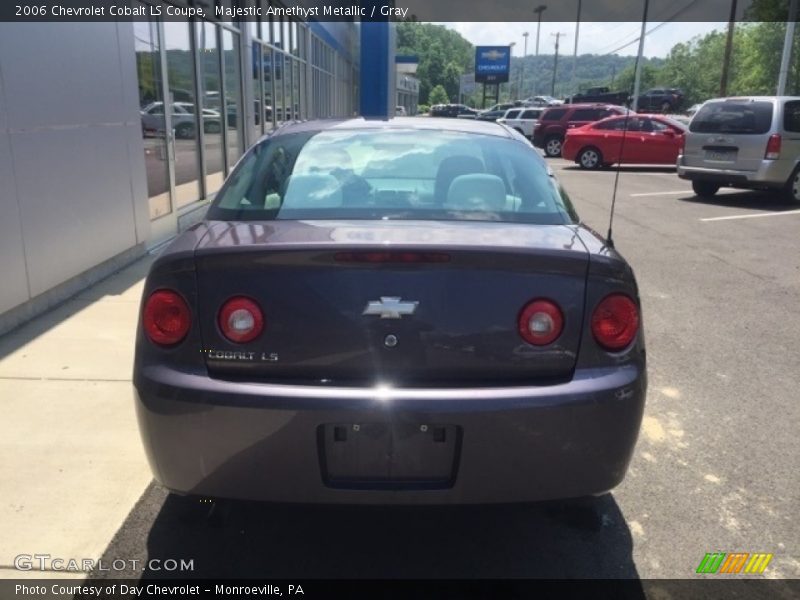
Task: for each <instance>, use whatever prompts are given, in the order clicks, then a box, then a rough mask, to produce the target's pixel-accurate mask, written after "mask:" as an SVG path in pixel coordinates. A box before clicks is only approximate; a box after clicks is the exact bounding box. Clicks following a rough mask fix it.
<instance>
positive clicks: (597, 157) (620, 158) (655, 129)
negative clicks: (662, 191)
mask: <svg viewBox="0 0 800 600" xmlns="http://www.w3.org/2000/svg"><path fill="white" fill-rule="evenodd" d="M685 133H686V126H685V125H683V124H682V123H679V122H678V121H676V120H674V119H670V118H669V117H664V116H660V115H639V114H637V115H628V116H616V117H609V118H607V119H603V120H602V121H597V122H596V123H590V124H588V125H584V126H583V127H577V128H575V129H570V130H568V131H567V136H566V138H565V139H564V145H563V146H562V147H561V156H562V157H563V158H565V159H566V160H571V161H574V162H576V163H578V165H579V166H580V167H581V168H583V169H599V168H600V167H607V166H609V165H613V164H616V163H628V164H648V165H672V166H674V165H675V162H676V161H677V159H678V153H679V151H680V148H681V145H682V144H683V136H684V134H685ZM623 137H624V140H625V141H624V143H623Z"/></svg>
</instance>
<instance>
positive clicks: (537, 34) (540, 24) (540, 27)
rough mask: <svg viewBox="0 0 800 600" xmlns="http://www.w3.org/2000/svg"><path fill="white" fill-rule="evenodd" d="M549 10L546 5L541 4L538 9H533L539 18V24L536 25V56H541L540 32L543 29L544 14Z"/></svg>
mask: <svg viewBox="0 0 800 600" xmlns="http://www.w3.org/2000/svg"><path fill="white" fill-rule="evenodd" d="M546 10H547V5H546V4H540V5H539V6H537V7H536V8H534V9H533V12H535V13H536V14H537V15H538V17H539V23H538V24H537V25H536V56H539V32H540V31H541V29H542V13H543V12H544V11H546Z"/></svg>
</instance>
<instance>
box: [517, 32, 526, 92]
mask: <svg viewBox="0 0 800 600" xmlns="http://www.w3.org/2000/svg"><path fill="white" fill-rule="evenodd" d="M522 37H524V38H525V49H524V50H523V52H522V67H521V68H520V70H519V89H518V90H517V93H518V94H519V99H520V100H522V99H523V98H522V97H523V96H524V95H525V94H523V93H522V85H523V82H524V81H525V59H526V58H527V56H528V32H527V31H526V32H525V33H523V34H522Z"/></svg>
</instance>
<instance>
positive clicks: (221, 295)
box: [134, 118, 646, 504]
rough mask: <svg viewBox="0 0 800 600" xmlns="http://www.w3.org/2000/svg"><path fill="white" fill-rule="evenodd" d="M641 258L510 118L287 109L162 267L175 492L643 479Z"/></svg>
mask: <svg viewBox="0 0 800 600" xmlns="http://www.w3.org/2000/svg"><path fill="white" fill-rule="evenodd" d="M641 327H642V325H641V314H640V304H639V298H638V293H637V288H636V282H635V279H634V276H633V273H632V271H631V268H630V267H629V266H628V264H627V263H626V262H625V260H624V259H623V258H622V257H621V256H620V255H619V254H617V253H616V252H615V251H614V250H613V249H612V248H609V246H608V245H607V244H605V243H604V242H603V240H602V239H601V238H599V237H598V236H597V235H596V234H595V233H593V232H592V231H591V230H589V229H587V228H586V227H584V226H582V225H581V224H580V223H579V221H578V217H577V216H576V214H575V211H574V210H573V208H572V206H571V205H570V202H569V199H568V198H567V197H566V195H565V194H564V192H563V191H562V190H561V188H560V187H559V185H558V183H557V181H556V180H555V178H554V177H553V176H552V174H551V173H550V172H549V170H548V168H547V166H546V165H545V163H544V161H543V160H542V159H541V158H540V157H539V156H538V155H537V154H536V152H535V150H534V149H533V148H532V146H531V145H530V144H529V142H527V141H526V140H525V139H524V138H522V137H521V136H519V135H518V134H516V133H515V132H513V131H511V130H509V129H508V128H505V127H503V126H500V125H497V124H494V123H480V122H469V121H463V122H462V121H455V120H451V119H443V120H439V119H413V118H409V119H392V120H390V121H368V120H361V119H356V120H346V121H320V122H309V123H302V124H294V125H289V126H286V127H284V128H282V129H280V130H278V131H277V132H276V133H274V134H272V135H271V136H269V137H267V138H265V139H263V140H262V141H260V142H259V143H257V144H256V145H255V146H254V147H253V148H252V149H251V150H250V151H249V152H248V153H247V154H246V155H245V156H244V157H243V158H242V160H241V161H240V162H239V164H238V166H237V167H236V169H235V171H234V172H233V173H232V175H231V176H230V177H229V178H228V180H227V182H226V183H225V185H224V187H223V188H222V190H221V191H220V192H219V194H218V195H217V197H216V199H215V200H214V203H213V204H212V206H211V207H210V209H209V211H208V215H207V218H206V220H205V221H204V222H202V223H200V224H198V225H196V226H194V227H193V228H192V229H190V230H189V231H186V232H184V233H183V234H181V235H180V236H178V238H177V239H175V240H174V241H173V242H172V244H171V245H170V246H169V247H168V248H167V249H166V250H165V251H164V252H163V253H162V254H161V256H160V257H159V258H158V259H157V260H156V261H155V263H154V264H153V266H152V268H151V270H150V273H149V275H148V277H147V282H146V285H145V290H144V296H143V301H142V309H141V317H140V324H139V331H138V338H137V342H136V361H135V368H134V369H135V372H134V385H135V395H136V406H137V412H138V417H139V423H140V427H141V431H142V437H143V440H144V444H145V447H146V450H147V454H148V457H149V460H150V464H151V465H152V469H153V472H154V473H155V476H156V478H157V479H158V481H160V482H161V483H162V484H163V485H164V486H166V487H167V488H168V489H169V490H171V491H173V492H177V493H180V494H200V495H205V496H214V497H228V498H241V499H255V500H270V501H285V502H324V503H350V504H354V503H355V504H357V503H377V504H392V503H394V504H455V503H490V502H518V501H534V500H544V499H554V498H568V497H577V496H584V495H589V494H598V493H602V492H604V491H606V490H609V489H611V488H613V487H614V486H615V485H617V484H618V483H619V482H620V481H621V480H622V478H623V477H624V474H625V471H626V469H627V466H628V462H629V460H630V457H631V454H632V451H633V448H634V445H635V443H636V438H637V435H638V431H639V426H640V423H641V418H642V411H643V408H644V398H645V389H646V371H645V349H644V338H643V334H642V328H641Z"/></svg>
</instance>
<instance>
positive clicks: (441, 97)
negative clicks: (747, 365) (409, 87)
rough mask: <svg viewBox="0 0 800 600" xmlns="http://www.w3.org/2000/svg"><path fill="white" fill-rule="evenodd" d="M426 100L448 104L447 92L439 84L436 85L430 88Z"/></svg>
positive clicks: (431, 102) (432, 102)
mask: <svg viewBox="0 0 800 600" xmlns="http://www.w3.org/2000/svg"><path fill="white" fill-rule="evenodd" d="M428 100H429V101H430V104H448V103H449V102H450V98H449V97H448V96H447V92H446V91H445V89H444V87H443V86H441V85H437V86H436V87H435V88H433V89H432V90H431V93H430V94H429V95H428Z"/></svg>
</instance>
